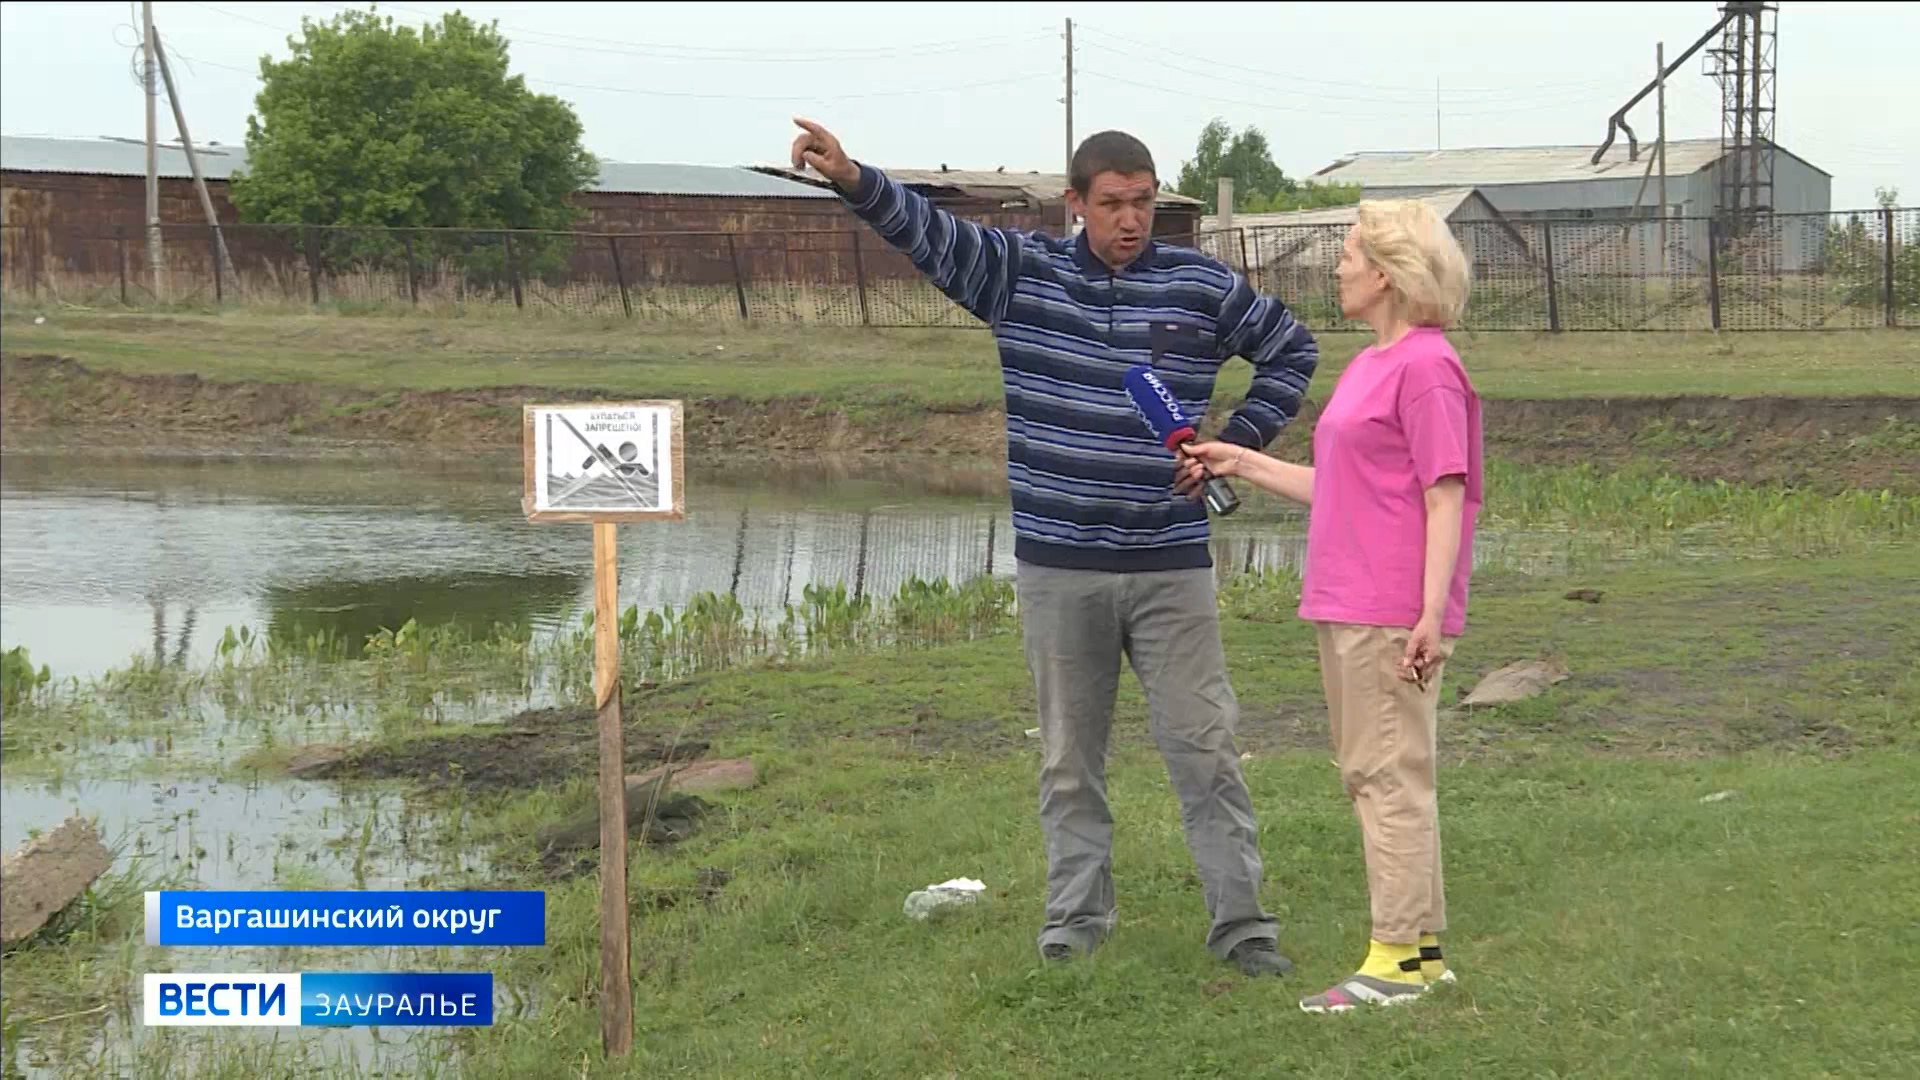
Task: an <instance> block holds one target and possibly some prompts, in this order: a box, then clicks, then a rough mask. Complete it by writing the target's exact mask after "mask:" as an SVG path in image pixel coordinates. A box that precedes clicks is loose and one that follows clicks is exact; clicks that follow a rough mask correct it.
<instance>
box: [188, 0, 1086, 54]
mask: <svg viewBox="0 0 1920 1080" xmlns="http://www.w3.org/2000/svg"><path fill="white" fill-rule="evenodd" d="M199 6H201V7H211V5H207V4H200V5H199ZM328 6H329V7H332V8H335V9H336V10H340V11H358V10H364V9H361V8H357V7H354V6H353V5H349V4H330V5H328ZM386 6H387V7H388V8H391V9H392V10H394V11H402V12H406V13H407V14H410V15H413V16H416V17H418V18H423V19H438V18H440V15H437V14H435V13H434V12H431V11H424V10H422V9H420V8H413V7H407V6H406V5H404V4H387V5H386ZM499 26H500V29H501V30H502V31H503V32H505V33H507V34H509V35H512V42H513V43H514V44H528V45H542V46H545V47H547V48H563V47H573V48H579V49H580V50H581V51H583V52H612V53H620V54H623V55H641V56H652V57H655V58H659V59H686V60H713V61H752V62H754V63H838V62H843V61H846V60H862V59H874V60H878V59H889V58H892V57H902V58H906V57H919V56H926V55H932V54H937V53H943V52H966V51H971V50H974V49H982V48H991V47H994V46H998V45H1004V44H1008V43H1011V42H1015V41H1024V40H1030V39H1033V38H1036V37H1038V36H1039V35H1043V34H1045V35H1051V34H1052V33H1053V27H1051V26H1043V27H1036V28H1031V29H1029V30H1027V31H1025V32H1022V33H1018V34H1003V35H1000V36H997V37H990V38H966V39H960V40H949V41H931V42H918V43H915V44H911V45H871V46H854V47H847V46H824V47H809V48H806V49H804V50H795V49H793V48H776V49H752V48H738V47H736V48H715V47H713V46H707V45H682V44H678V43H674V42H642V41H621V40H619V39H615V38H604V37H586V36H582V35H579V34H563V33H559V32H557V31H552V30H537V29H534V28H532V27H523V26H513V25H510V24H507V23H500V24H499ZM536 38H553V39H555V40H556V41H560V42H578V43H580V44H578V45H574V46H563V45H556V44H552V43H550V42H543V41H537V40H529V39H536Z"/></svg>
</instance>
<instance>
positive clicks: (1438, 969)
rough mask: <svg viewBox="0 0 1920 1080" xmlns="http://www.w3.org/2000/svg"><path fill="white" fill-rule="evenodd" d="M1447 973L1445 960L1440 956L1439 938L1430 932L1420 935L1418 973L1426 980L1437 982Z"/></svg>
mask: <svg viewBox="0 0 1920 1080" xmlns="http://www.w3.org/2000/svg"><path fill="white" fill-rule="evenodd" d="M1446 973H1447V962H1446V961H1445V960H1443V959H1441V957H1440V939H1439V938H1437V937H1435V936H1434V935H1432V934H1421V935H1420V974H1422V975H1424V976H1426V979H1427V981H1428V982H1439V981H1440V979H1441V978H1442V977H1444V976H1445V975H1446Z"/></svg>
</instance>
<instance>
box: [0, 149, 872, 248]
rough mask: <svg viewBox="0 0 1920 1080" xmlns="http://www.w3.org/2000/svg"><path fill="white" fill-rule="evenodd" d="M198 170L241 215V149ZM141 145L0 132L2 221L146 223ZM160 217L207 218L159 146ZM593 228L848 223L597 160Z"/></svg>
mask: <svg viewBox="0 0 1920 1080" xmlns="http://www.w3.org/2000/svg"><path fill="white" fill-rule="evenodd" d="M199 156H200V169H201V174H202V175H203V176H205V177H206V179H207V191H208V194H209V196H211V197H212V199H213V204H214V210H215V213H217V214H218V215H219V217H220V220H221V221H223V222H232V221H237V220H238V215H237V214H236V213H235V212H234V209H233V206H232V204H231V203H230V202H229V201H228V199H227V181H228V178H229V177H231V176H232V175H233V174H234V173H235V172H237V171H240V170H242V169H244V168H245V167H246V161H247V152H246V149H245V148H244V147H238V146H220V145H217V144H215V145H209V146H207V147H205V148H204V149H200V150H199ZM146 168H147V166H146V145H145V143H143V142H142V141H140V140H137V139H60V138H45V137H28V136H14V135H8V136H0V212H4V215H5V223H6V224H9V225H29V226H37V227H51V228H52V229H54V230H62V229H82V228H92V229H99V230H102V231H105V232H111V231H112V230H113V229H114V228H116V227H119V228H125V229H131V230H138V229H140V228H142V227H144V225H145V213H146V210H145V208H146V186H145V185H146ZM158 171H159V175H160V220H161V221H162V222H163V223H166V224H181V225H198V224H201V223H203V222H204V221H205V220H206V217H205V215H204V213H203V212H202V211H201V209H200V203H199V198H198V196H196V195H195V194H194V191H193V180H192V175H193V174H192V173H191V172H190V171H189V169H188V167H187V156H186V153H185V152H184V151H183V150H181V149H180V148H179V147H178V146H177V145H172V146H167V145H163V146H161V147H160V150H159V170H158ZM574 201H575V203H576V205H578V206H580V207H581V208H582V209H584V210H586V211H587V213H588V218H587V220H586V221H585V222H583V223H582V224H581V227H582V228H583V229H585V230H588V231H594V232H745V231H750V230H810V229H847V228H852V227H853V224H854V220H855V219H854V218H853V217H852V215H850V214H847V213H846V212H845V210H844V209H843V208H842V207H840V206H839V205H838V204H837V203H836V202H835V201H834V200H833V199H832V197H831V195H830V194H829V193H827V192H823V191H821V190H819V189H818V188H815V187H812V186H809V185H807V184H800V183H795V182H793V181H791V180H783V179H780V178H777V177H771V176H767V175H765V174H763V173H759V172H755V171H753V170H752V169H743V168H734V167H730V166H715V165H677V164H653V163H647V164H636V163H630V162H617V161H609V162H602V163H601V167H600V175H599V178H598V179H597V181H596V182H595V184H594V186H593V188H592V189H590V190H588V191H583V192H580V193H579V194H578V195H576V196H575V198H574Z"/></svg>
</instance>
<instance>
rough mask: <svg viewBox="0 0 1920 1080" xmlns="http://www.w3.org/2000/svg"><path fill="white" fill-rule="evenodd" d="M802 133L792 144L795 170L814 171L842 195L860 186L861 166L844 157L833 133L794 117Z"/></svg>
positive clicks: (845, 154) (845, 155)
mask: <svg viewBox="0 0 1920 1080" xmlns="http://www.w3.org/2000/svg"><path fill="white" fill-rule="evenodd" d="M793 122H794V123H796V124H799V125H800V127H801V129H802V130H801V133H800V134H799V135H798V136H795V138H794V140H793V167H794V168H796V169H799V168H805V167H807V166H812V168H813V171H814V172H817V173H819V174H820V175H821V176H824V177H826V178H827V179H828V180H831V181H833V183H834V184H835V185H836V186H837V187H839V188H840V189H841V190H842V191H847V192H851V191H852V190H853V189H854V188H856V187H858V186H859V184H860V166H858V165H855V164H854V163H853V160H852V159H851V158H849V157H847V152H846V151H845V150H843V149H841V148H840V140H839V139H836V138H834V137H833V132H831V131H828V130H827V129H826V128H823V127H821V126H820V125H819V124H816V123H814V122H813V121H811V120H805V119H801V118H800V117H797V116H796V117H794V119H793Z"/></svg>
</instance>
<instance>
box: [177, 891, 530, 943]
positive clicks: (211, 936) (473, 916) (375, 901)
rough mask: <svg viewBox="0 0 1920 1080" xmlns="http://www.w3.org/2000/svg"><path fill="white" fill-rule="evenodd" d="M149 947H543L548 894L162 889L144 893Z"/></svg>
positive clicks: (527, 892) (524, 892)
mask: <svg viewBox="0 0 1920 1080" xmlns="http://www.w3.org/2000/svg"><path fill="white" fill-rule="evenodd" d="M146 899H147V944H149V945H545V944H546V943H547V903H546V894H545V893H542V892H539V891H535V890H513V891H497V892H456V891H450V890H443V891H432V890H421V891H412V890H406V891H400V890H396V891H375V890H359V889H340V890H318V889H316V890H285V891H282V890H264V889H263V890H257V891H246V892H220V891H212V890H208V891H195V890H181V891H174V890H165V891H160V892H150V893H148V894H147V897H146Z"/></svg>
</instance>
